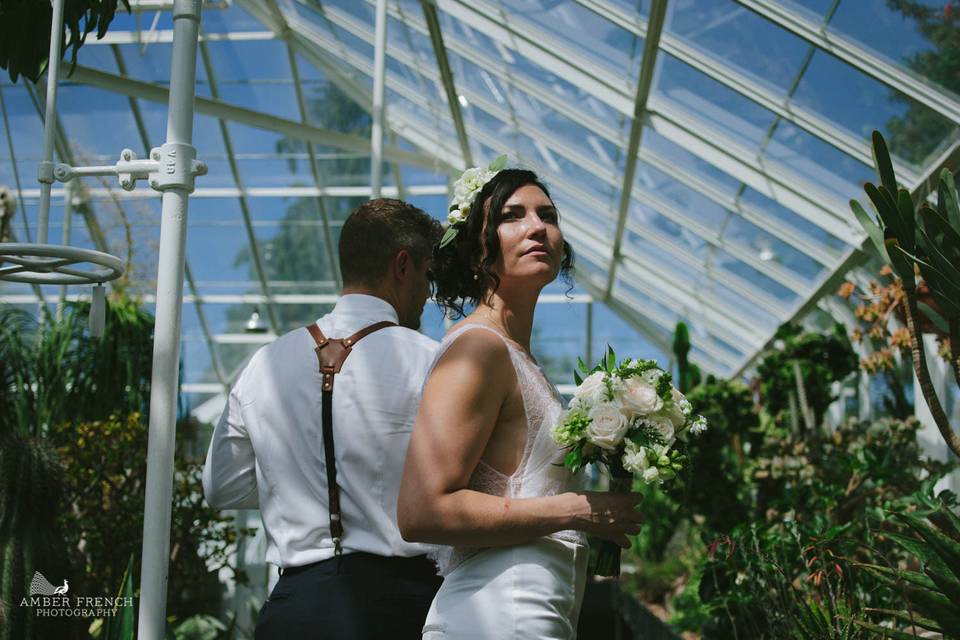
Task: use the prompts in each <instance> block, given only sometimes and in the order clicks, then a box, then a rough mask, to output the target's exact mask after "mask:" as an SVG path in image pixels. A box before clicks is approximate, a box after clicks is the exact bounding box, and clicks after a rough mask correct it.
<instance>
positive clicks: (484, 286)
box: [432, 169, 573, 318]
mask: <svg viewBox="0 0 960 640" xmlns="http://www.w3.org/2000/svg"><path fill="white" fill-rule="evenodd" d="M528 184H532V185H535V186H537V187H539V188H540V189H541V190H542V191H543V192H544V193H545V194H546V196H547V198H550V200H551V202H552V201H553V198H551V197H550V191H549V190H548V189H547V187H546V185H544V184H543V183H542V182H540V179H539V178H538V177H537V174H535V173H534V172H533V171H528V170H526V169H504V170H502V171H500V172H499V173H497V175H496V176H494V178H493V179H492V180H490V182H488V183H487V184H486V185H484V187H483V189H481V190H480V193H478V194H477V196H476V197H475V198H474V200H473V202H471V203H470V213H469V214H468V215H467V221H466V222H464V223H462V224H461V225H460V229H459V231H458V233H457V236H456V237H455V238H454V239H453V240H452V241H451V242H450V243H448V244H447V245H446V246H445V247H443V248H442V249H441V248H439V247H437V248H435V249H434V252H433V268H432V270H433V279H434V284H435V292H434V299H435V300H436V301H437V304H438V305H440V307H441V308H442V309H443V310H444V313H446V314H447V315H448V316H450V317H452V318H458V317H462V316H464V315H466V313H465V312H464V309H463V307H464V305H465V304H466V303H469V304H470V305H473V306H476V304H477V303H478V302H480V300H481V298H482V297H483V296H484V295H486V296H487V297H489V296H490V295H492V294H493V293H494V292H496V290H497V289H498V288H499V287H500V278H499V277H498V276H497V274H496V273H494V272H493V265H494V264H496V262H497V258H499V257H500V237H499V236H498V235H497V228H498V227H499V226H500V223H501V221H502V220H503V205H504V204H506V202H507V200H509V199H510V196H512V195H513V193H514V192H515V191H516V190H517V189H519V188H520V187H522V186H525V185H528ZM485 203H486V205H487V206H484V204H485ZM485 218H486V219H487V225H486V227H484V219H485ZM572 269H573V248H572V247H571V246H570V244H569V243H568V242H567V241H566V240H564V241H563V260H562V261H561V263H560V277H561V279H563V281H564V282H566V283H567V284H568V285H570V286H572V283H573V281H572V280H571V277H570V272H571V270H572ZM475 276H476V277H475Z"/></svg>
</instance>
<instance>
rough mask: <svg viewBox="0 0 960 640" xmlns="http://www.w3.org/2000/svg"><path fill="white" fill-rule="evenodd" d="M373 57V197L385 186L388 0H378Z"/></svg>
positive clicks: (371, 175)
mask: <svg viewBox="0 0 960 640" xmlns="http://www.w3.org/2000/svg"><path fill="white" fill-rule="evenodd" d="M373 55H374V57H373V127H372V128H371V130H370V190H371V192H372V193H371V194H370V195H371V197H373V198H379V197H380V187H382V186H383V81H384V78H385V77H386V75H387V74H386V71H387V69H386V66H387V0H377V21H376V45H375V48H374V54H373Z"/></svg>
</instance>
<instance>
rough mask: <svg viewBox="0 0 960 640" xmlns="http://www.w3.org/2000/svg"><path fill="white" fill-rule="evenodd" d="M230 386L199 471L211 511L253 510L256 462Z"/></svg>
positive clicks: (251, 444)
mask: <svg viewBox="0 0 960 640" xmlns="http://www.w3.org/2000/svg"><path fill="white" fill-rule="evenodd" d="M239 386H240V385H236V386H234V388H233V389H232V390H231V391H230V395H229V396H228V397H227V406H226V407H225V408H224V410H223V415H222V416H221V417H220V422H218V423H217V426H216V428H215V429H214V430H213V438H212V439H211V441H210V450H209V451H208V452H207V462H206V464H205V465H204V467H203V495H204V496H205V497H206V499H207V502H208V503H209V504H210V506H212V507H213V508H215V509H256V508H257V507H258V506H259V502H258V496H257V471H256V458H255V456H254V453H253V443H252V442H251V441H250V435H249V434H248V433H247V428H246V426H245V425H244V424H243V416H242V413H241V411H240V406H241V404H240V398H239V395H238V392H237V388H238V387H239Z"/></svg>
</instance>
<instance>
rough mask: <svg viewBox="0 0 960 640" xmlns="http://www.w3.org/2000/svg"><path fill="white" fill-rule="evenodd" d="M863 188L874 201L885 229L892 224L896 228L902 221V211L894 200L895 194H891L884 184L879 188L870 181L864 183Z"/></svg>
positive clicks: (874, 206)
mask: <svg viewBox="0 0 960 640" xmlns="http://www.w3.org/2000/svg"><path fill="white" fill-rule="evenodd" d="M863 190H864V191H865V192H866V194H867V197H869V198H870V202H872V203H873V208H874V209H875V210H876V211H877V216H879V219H880V223H881V225H880V226H881V227H882V228H883V229H886V228H887V227H889V226H891V225H893V226H894V228H896V227H897V225H898V223H899V221H900V212H899V211H898V210H897V203H896V202H895V201H894V199H893V196H891V195H890V192H889V191H887V190H886V189H885V188H884V187H883V186H882V185H881V186H880V187H879V188H878V187H877V186H876V185H874V184H873V183H870V182H868V183H866V184H865V185H863Z"/></svg>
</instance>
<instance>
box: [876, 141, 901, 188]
mask: <svg viewBox="0 0 960 640" xmlns="http://www.w3.org/2000/svg"><path fill="white" fill-rule="evenodd" d="M873 161H874V163H875V164H876V166H877V176H878V177H879V178H880V182H881V183H882V184H883V186H885V187H886V188H887V189H888V190H889V191H890V193H896V192H897V176H896V174H894V172H893V162H892V161H891V160H890V152H889V151H888V150H887V142H886V141H885V140H884V139H883V135H882V134H881V133H880V132H879V131H874V132H873Z"/></svg>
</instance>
